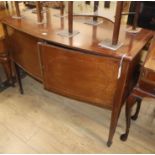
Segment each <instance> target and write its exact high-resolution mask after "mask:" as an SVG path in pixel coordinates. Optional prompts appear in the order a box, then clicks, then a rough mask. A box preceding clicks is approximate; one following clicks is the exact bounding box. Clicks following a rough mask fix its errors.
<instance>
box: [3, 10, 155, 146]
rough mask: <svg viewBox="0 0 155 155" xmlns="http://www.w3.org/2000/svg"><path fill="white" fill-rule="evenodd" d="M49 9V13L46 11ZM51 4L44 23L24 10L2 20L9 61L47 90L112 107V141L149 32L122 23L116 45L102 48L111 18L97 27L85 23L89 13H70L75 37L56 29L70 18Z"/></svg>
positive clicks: (110, 31)
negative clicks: (131, 29) (132, 29)
mask: <svg viewBox="0 0 155 155" xmlns="http://www.w3.org/2000/svg"><path fill="white" fill-rule="evenodd" d="M50 12H52V14H51V13H50ZM57 13H59V11H57V10H54V9H49V10H48V12H47V13H46V18H45V20H46V19H48V20H46V22H45V23H43V24H37V20H36V15H35V14H32V13H31V12H30V11H27V12H24V13H23V15H22V16H23V17H22V18H21V19H14V18H12V17H8V18H5V19H4V20H3V27H4V31H5V37H6V40H7V47H8V51H9V55H10V58H11V60H12V62H14V63H15V64H16V65H18V66H19V67H21V68H22V69H24V70H25V71H26V72H27V73H28V74H30V75H31V76H32V77H34V78H35V79H37V80H38V81H40V82H42V83H43V86H44V88H45V89H46V90H48V91H51V92H55V93H58V94H61V95H64V96H68V97H70V98H74V99H77V100H81V101H85V102H86V103H90V104H92V105H95V106H99V107H101V108H106V109H109V110H111V111H112V113H111V123H110V129H109V138H108V142H107V145H108V146H110V145H111V143H112V138H113V136H114V133H115V129H116V126H117V122H118V118H119V114H120V111H121V108H122V105H123V104H124V102H125V100H126V98H127V96H128V94H129V92H130V90H131V89H132V88H133V87H134V85H135V81H136V78H135V75H136V73H137V71H138V67H139V63H140V55H141V50H142V48H143V47H144V46H145V45H146V44H147V43H148V41H149V40H150V39H151V38H152V36H153V33H152V31H149V30H146V29H142V30H141V31H140V32H139V33H137V34H130V33H128V32H126V29H127V27H128V26H127V25H121V29H120V32H121V33H120V36H119V41H120V42H121V43H123V45H122V46H121V47H120V48H119V49H118V50H115V51H114V50H110V49H106V48H102V47H100V46H99V45H98V44H99V43H100V42H101V41H102V40H103V39H111V36H112V29H113V23H112V22H110V21H106V20H104V22H103V23H102V24H100V25H98V26H90V25H86V24H84V22H82V21H85V20H87V18H89V17H74V21H73V24H74V29H75V30H77V31H79V34H77V35H76V36H74V37H70V38H67V37H62V36H60V35H58V33H59V32H60V31H62V30H65V29H67V28H66V27H67V22H68V19H67V18H66V17H64V18H58V17H55V16H53V14H57Z"/></svg>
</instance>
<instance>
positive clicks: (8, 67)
mask: <svg viewBox="0 0 155 155" xmlns="http://www.w3.org/2000/svg"><path fill="white" fill-rule="evenodd" d="M2 65H3V68H4V71H5V74H6V77H7V81H8V82H9V84H10V85H11V86H13V87H14V81H13V75H12V69H11V64H10V62H4V63H2Z"/></svg>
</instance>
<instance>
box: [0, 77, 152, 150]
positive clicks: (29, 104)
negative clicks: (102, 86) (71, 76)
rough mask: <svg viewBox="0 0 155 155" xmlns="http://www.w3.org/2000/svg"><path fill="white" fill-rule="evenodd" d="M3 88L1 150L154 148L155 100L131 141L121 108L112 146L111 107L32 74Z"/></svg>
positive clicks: (148, 105)
mask: <svg viewBox="0 0 155 155" xmlns="http://www.w3.org/2000/svg"><path fill="white" fill-rule="evenodd" d="M23 85H24V90H25V94H24V95H20V94H19V92H18V86H16V87H15V88H9V89H7V90H5V91H4V92H2V93H0V138H1V140H0V153H155V147H154V146H155V104H154V100H151V99H145V100H144V101H143V104H142V109H141V113H140V116H139V119H138V120H137V121H136V122H132V127H131V132H130V135H129V139H128V141H127V142H122V141H120V140H119V136H120V134H121V133H122V132H123V131H124V126H125V120H124V118H125V117H124V109H123V110H122V113H121V116H120V120H119V124H118V128H117V131H116V134H115V137H114V141H113V145H112V146H111V147H110V148H108V147H107V146H106V140H107V138H108V128H109V121H110V111H108V110H104V109H101V108H98V107H95V106H91V105H88V104H84V103H81V102H78V101H75V100H71V99H68V98H65V97H62V96H59V95H56V94H53V93H50V92H47V91H45V90H44V89H43V88H42V85H41V84H40V83H38V82H36V81H35V80H33V79H31V78H30V77H28V76H27V77H26V78H25V79H24V80H23Z"/></svg>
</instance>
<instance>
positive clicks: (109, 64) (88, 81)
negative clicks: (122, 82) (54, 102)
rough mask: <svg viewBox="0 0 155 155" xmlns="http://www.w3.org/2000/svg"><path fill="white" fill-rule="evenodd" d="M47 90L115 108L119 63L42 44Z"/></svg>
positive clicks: (44, 78) (115, 60)
mask: <svg viewBox="0 0 155 155" xmlns="http://www.w3.org/2000/svg"><path fill="white" fill-rule="evenodd" d="M40 52H41V57H42V66H43V81H44V86H45V88H46V89H47V90H49V91H53V92H56V93H59V94H61V95H64V96H69V97H72V98H75V99H78V100H82V101H86V102H88V103H92V104H94V105H97V106H100V107H106V108H109V109H111V108H112V104H113V97H114V94H115V89H116V83H117V74H118V65H119V61H118V60H117V59H114V58H109V57H104V56H99V55H94V54H90V53H84V52H81V51H77V50H71V49H67V48H63V47H62V48H61V47H57V46H53V45H49V44H42V45H40Z"/></svg>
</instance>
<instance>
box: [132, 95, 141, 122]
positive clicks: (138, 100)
mask: <svg viewBox="0 0 155 155" xmlns="http://www.w3.org/2000/svg"><path fill="white" fill-rule="evenodd" d="M136 101H137V107H136V112H135V114H134V115H133V116H132V117H131V119H132V120H137V118H138V114H139V111H140V107H141V102H142V99H140V98H137V100H136Z"/></svg>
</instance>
